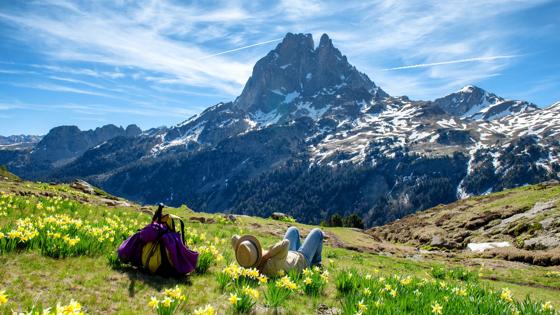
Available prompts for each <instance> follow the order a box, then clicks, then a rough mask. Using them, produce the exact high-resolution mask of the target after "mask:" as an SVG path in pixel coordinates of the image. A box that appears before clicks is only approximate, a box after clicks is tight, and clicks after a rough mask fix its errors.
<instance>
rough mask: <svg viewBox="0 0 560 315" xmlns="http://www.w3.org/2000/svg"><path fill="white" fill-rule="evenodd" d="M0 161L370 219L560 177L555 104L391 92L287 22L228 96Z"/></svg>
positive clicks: (194, 201)
mask: <svg viewBox="0 0 560 315" xmlns="http://www.w3.org/2000/svg"><path fill="white" fill-rule="evenodd" d="M1 139H2V142H0V164H4V165H6V166H7V167H8V169H9V170H10V171H12V172H13V173H15V174H17V175H19V176H21V177H23V178H25V179H31V180H41V181H56V182H59V181H71V180H74V179H76V178H80V179H84V180H86V181H88V182H91V183H92V184H95V185H97V186H99V187H101V188H103V189H104V190H106V191H108V192H110V193H112V194H115V195H118V196H122V197H125V198H128V199H131V200H134V201H137V202H140V203H151V204H153V203H156V202H164V203H168V204H170V205H180V204H187V205H188V206H189V207H191V208H193V209H196V210H200V211H206V212H232V213H243V214H248V215H259V216H265V217H266V216H270V215H271V213H272V212H275V211H282V212H286V213H288V214H290V215H292V216H293V217H294V218H296V219H297V220H298V221H301V222H308V223H314V224H316V223H318V222H320V221H322V220H325V219H327V218H329V217H330V216H332V215H334V214H340V215H342V216H347V215H350V214H354V213H355V214H357V215H358V216H359V217H361V218H363V220H364V222H365V223H366V225H367V226H375V225H380V224H383V223H386V222H389V221H393V220H395V219H398V218H401V217H403V216H405V215H407V214H410V213H413V212H416V211H419V210H423V209H427V208H429V207H433V206H435V205H438V204H440V203H450V202H453V201H455V200H457V199H461V198H465V197H468V196H470V195H481V194H487V193H490V192H495V191H500V190H503V189H505V188H511V187H516V186H521V185H526V184H533V183H538V182H543V181H547V180H555V179H558V178H559V177H560V102H559V103H556V104H552V105H550V106H548V107H542V108H541V107H538V106H536V105H535V104H532V103H529V102H526V101H522V100H508V99H505V98H502V97H500V96H497V95H495V94H493V93H491V92H488V91H485V90H483V89H481V88H479V87H476V86H465V87H464V88H462V89H461V90H459V91H457V92H454V93H452V94H449V95H447V96H444V97H442V98H439V99H436V100H434V101H414V100H410V99H409V98H408V97H406V96H400V97H394V96H391V95H388V94H387V93H386V92H385V91H383V90H382V88H381V87H379V86H377V85H376V84H375V83H374V82H373V81H371V80H370V79H369V78H368V76H367V75H365V74H364V73H361V72H359V71H358V70H357V69H356V68H355V67H354V66H352V65H351V64H350V63H349V62H348V60H347V58H346V56H344V55H342V54H341V52H340V51H339V50H338V49H336V48H335V47H334V46H333V44H332V41H331V39H330V38H329V37H328V36H327V35H326V34H325V35H323V36H322V37H321V39H320V41H319V44H318V45H317V46H315V43H314V41H313V39H312V37H311V35H309V34H291V33H289V34H287V35H286V37H285V38H284V40H283V41H282V42H281V43H280V44H278V46H277V47H276V48H275V49H274V50H272V51H271V52H269V53H268V54H267V55H266V56H265V57H263V58H262V59H260V60H259V61H258V62H257V63H256V65H255V66H254V69H253V73H252V75H251V77H250V78H249V80H248V81H247V83H246V85H245V88H244V89H243V92H242V93H241V95H239V97H237V98H236V99H235V100H234V101H231V102H228V103H219V104H216V105H214V106H212V107H209V108H208V109H206V110H205V111H203V112H202V113H200V114H199V115H196V116H194V117H191V118H189V119H188V120H186V121H184V122H183V123H180V124H178V125H177V126H174V127H168V128H167V127H162V128H156V129H150V130H146V131H141V130H140V129H139V128H138V127H136V126H134V125H132V126H129V127H127V128H126V129H125V128H120V127H116V126H113V125H108V126H104V127H102V128H98V129H96V130H90V131H81V130H79V129H78V128H77V127H75V126H61V127H57V128H54V129H52V130H51V131H50V132H49V133H48V134H47V135H45V136H44V137H42V138H40V137H24V136H21V137H12V138H1Z"/></svg>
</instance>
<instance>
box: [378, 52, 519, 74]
mask: <svg viewBox="0 0 560 315" xmlns="http://www.w3.org/2000/svg"><path fill="white" fill-rule="evenodd" d="M515 57H519V56H518V55H509V56H489V57H474V58H466V59H458V60H448V61H440V62H432V63H420V64H416V65H409V66H400V67H394V68H387V69H383V71H391V70H404V69H414V68H427V67H433V66H442V65H451V64H457V63H467V62H475V61H492V60H497V59H510V58H515Z"/></svg>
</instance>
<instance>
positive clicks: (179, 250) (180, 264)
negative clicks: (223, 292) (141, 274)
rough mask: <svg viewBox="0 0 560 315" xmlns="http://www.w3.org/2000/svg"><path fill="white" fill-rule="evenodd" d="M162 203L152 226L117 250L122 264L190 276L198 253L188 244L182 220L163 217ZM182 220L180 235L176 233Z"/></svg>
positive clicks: (171, 274)
mask: <svg viewBox="0 0 560 315" xmlns="http://www.w3.org/2000/svg"><path fill="white" fill-rule="evenodd" d="M163 207H164V206H163V204H160V205H159V207H158V209H157V211H156V213H155V214H154V216H153V217H152V223H150V224H148V225H146V226H145V227H144V228H143V229H142V230H140V231H138V232H137V233H136V234H134V235H132V236H131V237H129V238H128V239H126V240H125V241H124V242H122V244H121V245H120V246H119V249H118V250H117V253H118V256H119V259H120V260H121V261H122V262H123V263H129V264H131V265H133V266H137V267H140V268H143V269H145V270H147V271H149V272H150V273H157V274H160V275H166V276H180V275H185V274H188V273H191V272H192V271H193V270H194V269H195V268H196V264H197V261H198V253H197V252H195V251H192V250H190V249H189V248H187V247H186V245H185V224H184V222H183V220H181V218H179V217H177V216H174V215H172V214H165V215H164V214H163ZM176 220H177V221H179V223H180V227H181V234H179V233H178V232H177V231H176V223H175V221H176Z"/></svg>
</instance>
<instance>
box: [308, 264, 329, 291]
mask: <svg viewBox="0 0 560 315" xmlns="http://www.w3.org/2000/svg"><path fill="white" fill-rule="evenodd" d="M328 282H329V272H328V271H327V270H325V271H321V269H320V268H317V267H313V268H311V269H309V268H306V269H304V270H303V292H305V293H306V294H308V295H312V296H318V295H320V294H322V293H323V291H324V289H325V286H326V285H327V283H328Z"/></svg>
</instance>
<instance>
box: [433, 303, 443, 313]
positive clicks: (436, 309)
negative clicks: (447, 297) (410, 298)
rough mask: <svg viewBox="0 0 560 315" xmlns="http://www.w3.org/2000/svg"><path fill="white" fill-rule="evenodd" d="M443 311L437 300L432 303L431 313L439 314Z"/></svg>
mask: <svg viewBox="0 0 560 315" xmlns="http://www.w3.org/2000/svg"><path fill="white" fill-rule="evenodd" d="M442 312H443V306H441V305H439V303H438V302H435V303H434V304H432V313H434V314H441V313H442Z"/></svg>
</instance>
